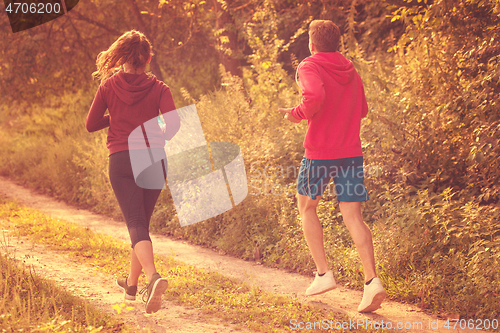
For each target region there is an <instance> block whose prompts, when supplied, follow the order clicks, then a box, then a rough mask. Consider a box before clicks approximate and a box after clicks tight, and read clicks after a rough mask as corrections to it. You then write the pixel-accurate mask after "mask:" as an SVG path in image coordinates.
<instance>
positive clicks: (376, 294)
mask: <svg viewBox="0 0 500 333" xmlns="http://www.w3.org/2000/svg"><path fill="white" fill-rule="evenodd" d="M386 296H387V293H386V291H385V289H384V287H383V286H382V281H380V279H379V278H377V277H376V278H373V280H372V282H370V284H369V285H366V284H365V291H364V293H363V299H362V300H361V304H360V305H359V306H358V312H372V311H375V310H377V309H379V308H380V304H382V301H383V300H384V298H385V297H386Z"/></svg>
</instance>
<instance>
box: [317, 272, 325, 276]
mask: <svg viewBox="0 0 500 333" xmlns="http://www.w3.org/2000/svg"><path fill="white" fill-rule="evenodd" d="M325 274H326V272H324V273H323V274H318V276H323V275H325Z"/></svg>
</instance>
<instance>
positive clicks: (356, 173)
mask: <svg viewBox="0 0 500 333" xmlns="http://www.w3.org/2000/svg"><path fill="white" fill-rule="evenodd" d="M332 178H333V182H334V184H335V192H336V193H337V200H338V201H346V202H357V201H366V200H368V192H367V191H366V187H365V184H364V179H365V176H364V170H363V156H357V157H348V158H339V159H333V160H312V159H309V158H305V157H304V158H303V159H302V162H301V163H300V170H299V177H298V179H297V192H298V193H299V194H302V195H306V196H308V197H309V198H311V199H313V200H316V197H317V196H318V195H323V193H324V192H325V189H326V187H327V186H328V184H329V183H330V179H332Z"/></svg>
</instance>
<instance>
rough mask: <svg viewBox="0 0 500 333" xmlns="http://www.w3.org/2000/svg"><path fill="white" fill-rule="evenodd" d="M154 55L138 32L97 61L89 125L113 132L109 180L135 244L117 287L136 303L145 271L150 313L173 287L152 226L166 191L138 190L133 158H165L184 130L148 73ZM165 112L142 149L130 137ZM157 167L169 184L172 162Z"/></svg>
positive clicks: (165, 91) (168, 98) (169, 97)
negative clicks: (160, 267)
mask: <svg viewBox="0 0 500 333" xmlns="http://www.w3.org/2000/svg"><path fill="white" fill-rule="evenodd" d="M152 55H153V53H152V46H151V43H150V42H149V41H148V39H147V38H146V36H145V35H144V34H142V33H140V32H138V31H135V30H132V31H129V32H126V33H125V34H123V35H122V36H121V37H120V38H118V39H117V40H116V41H115V42H114V43H113V44H112V45H111V46H110V47H109V49H108V50H106V51H104V52H101V53H100V54H99V55H98V57H97V62H96V64H97V71H96V72H94V73H93V74H92V75H93V77H94V78H97V79H99V80H100V81H101V84H100V86H99V88H98V90H97V93H96V96H95V98H94V102H93V103H92V106H91V108H90V111H89V114H88V116H87V119H86V127H87V130H88V131H89V132H94V131H98V130H101V129H104V128H107V127H109V129H108V138H107V147H108V150H109V179H110V182H111V186H112V187H113V191H114V193H115V196H116V198H117V200H118V204H119V205H120V208H121V211H122V213H123V216H124V218H125V220H126V223H127V228H128V232H129V235H130V240H131V243H132V250H131V255H130V261H131V263H130V273H129V275H128V276H127V277H126V278H122V279H118V280H117V284H118V286H120V287H121V288H122V289H123V290H124V293H125V298H126V299H128V300H135V297H136V293H137V284H138V280H139V276H140V275H141V273H142V270H144V272H145V273H146V276H147V279H148V285H147V287H146V288H144V289H143V290H142V291H141V293H143V292H144V293H145V294H144V295H143V300H144V301H145V302H146V312H147V313H153V312H156V311H158V310H159V309H160V308H161V296H162V294H163V293H164V291H165V290H166V289H167V287H168V282H167V280H166V279H163V278H161V276H160V275H159V274H158V273H157V272H156V268H155V264H154V257H153V245H152V242H151V238H150V237H149V221H150V219H151V215H152V214H153V210H154V207H155V205H156V201H157V200H158V197H159V195H160V192H161V188H162V186H160V187H149V188H144V187H145V186H138V185H137V184H139V185H141V183H140V182H139V179H138V177H137V175H134V172H133V171H134V170H133V165H132V162H131V158H130V154H131V153H130V152H134V153H136V152H137V151H138V150H140V149H142V150H144V151H145V152H147V153H149V154H153V155H155V156H164V154H165V152H164V145H165V140H170V139H171V138H172V137H173V136H174V135H175V133H176V132H177V131H178V129H179V126H180V120H179V116H178V114H177V111H175V105H174V101H173V98H172V94H171V92H170V89H169V88H168V86H167V85H166V84H165V83H163V82H161V81H159V80H158V79H156V77H155V76H154V75H152V74H147V73H145V68H146V65H147V64H149V62H150V61H151V56H152ZM106 110H108V114H105V112H106ZM159 111H160V112H161V113H162V115H163V116H164V119H165V123H166V124H165V125H164V126H162V127H161V128H160V126H159V125H158V126H157V128H153V130H151V126H150V125H148V132H147V138H145V140H143V142H142V143H143V144H142V145H141V144H140V142H134V141H133V140H130V138H129V137H130V134H131V133H132V132H133V131H134V130H135V129H136V128H138V127H139V128H141V127H142V129H143V130H144V124H145V123H146V122H148V121H150V120H152V119H155V118H156V117H158V115H159ZM149 124H151V122H149ZM144 133H145V134H146V132H144ZM144 143H145V144H144ZM162 154H163V155H162ZM156 161H158V159H156ZM156 164H157V165H159V166H160V168H161V169H162V170H163V173H162V175H163V183H164V180H165V179H166V167H167V166H166V158H161V161H160V162H158V163H156ZM152 167H155V166H154V165H153V166H152ZM145 172H147V170H146V171H145ZM140 177H143V174H141V176H140ZM158 188H159V189H158Z"/></svg>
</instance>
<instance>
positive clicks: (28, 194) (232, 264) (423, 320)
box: [0, 177, 484, 332]
mask: <svg viewBox="0 0 500 333" xmlns="http://www.w3.org/2000/svg"><path fill="white" fill-rule="evenodd" d="M0 195H2V196H6V197H9V198H12V199H16V200H17V201H18V202H19V203H21V204H23V205H26V206H28V207H33V208H36V209H38V210H40V211H42V212H44V213H46V214H49V215H51V216H53V217H57V218H60V219H64V220H66V221H70V222H74V223H77V224H79V225H82V226H86V227H89V228H91V229H92V230H94V231H96V232H99V233H102V234H107V235H110V236H113V237H115V238H118V239H122V240H124V241H126V242H128V241H129V237H128V233H127V229H126V228H125V225H124V223H122V222H116V221H113V220H111V219H109V218H107V217H103V216H101V215H96V214H93V213H91V212H89V211H86V210H81V209H78V208H74V207H71V206H68V205H67V204H65V203H64V202H60V201H57V200H55V199H53V198H50V197H46V196H42V195H39V194H36V193H34V192H33V191H31V190H28V189H26V188H24V187H21V186H18V185H16V184H15V183H13V182H11V181H9V180H7V179H5V178H1V177H0ZM152 239H153V243H154V246H155V252H156V253H158V254H163V255H169V254H171V253H172V252H173V253H175V258H176V259H177V260H179V261H181V262H184V263H186V264H189V265H194V266H197V267H200V268H205V269H208V270H213V271H217V272H219V273H221V274H223V275H225V276H228V277H232V278H236V279H238V280H240V281H244V282H247V283H248V284H251V285H255V286H258V287H261V288H263V289H265V290H267V291H270V292H273V293H277V294H282V295H287V296H290V297H294V298H298V299H299V300H300V301H303V302H309V303H311V304H313V305H316V306H320V307H323V308H327V309H330V310H333V311H337V312H340V313H345V314H347V315H348V316H349V317H351V318H352V321H353V322H355V321H357V320H360V321H361V320H363V321H364V322H365V323H368V324H369V325H377V324H380V323H382V321H383V323H384V324H385V325H387V323H388V322H390V323H391V324H392V327H393V328H396V327H398V325H399V327H401V328H402V329H398V331H399V332H476V331H477V332H484V330H467V329H466V330H461V329H448V328H445V327H444V326H443V325H444V324H445V323H446V319H443V318H437V317H435V316H430V315H427V314H425V313H424V312H422V311H421V310H420V309H419V308H417V307H415V306H412V305H407V304H401V303H396V302H392V301H385V302H384V303H383V306H382V308H381V309H379V310H377V312H376V313H372V314H360V313H358V312H356V309H357V306H358V304H359V302H360V300H361V297H362V293H361V292H359V291H354V290H350V289H347V288H343V287H342V286H340V288H338V289H336V290H334V291H332V292H329V293H326V294H323V295H319V296H314V297H311V298H306V297H304V296H303V293H304V291H305V289H306V288H307V287H308V286H309V284H310V283H311V282H312V277H305V276H302V275H299V274H294V273H287V272H285V271H283V270H278V269H273V268H268V267H264V266H261V265H257V264H255V263H253V262H248V261H244V260H241V259H237V258H233V257H230V256H225V255H220V254H218V253H215V252H213V251H211V250H209V249H205V248H201V247H197V246H193V245H190V244H187V243H186V242H182V241H177V240H172V239H170V238H168V237H164V236H152ZM23 244H24V243H17V244H16V245H12V246H14V247H15V248H16V251H19V252H20V253H24V252H22V251H23V250H22V249H23ZM24 246H25V245H24ZM34 249H36V250H37V252H31V253H32V254H29V255H30V256H32V257H33V258H32V259H31V258H30V261H28V263H29V264H32V263H33V262H34V263H37V262H38V264H39V266H40V267H41V268H42V267H44V269H45V270H46V273H44V274H47V276H49V277H50V276H54V277H56V278H57V279H60V281H61V284H62V285H63V286H65V287H66V288H69V286H70V285H73V284H74V282H75V281H80V277H83V276H85V277H88V278H89V280H88V281H84V282H83V283H81V285H80V286H79V287H75V288H76V289H77V293H79V294H80V295H82V296H84V297H86V298H88V299H91V300H93V299H99V298H101V300H100V301H102V302H103V306H102V309H103V310H105V311H107V312H110V311H111V312H114V311H115V310H112V309H111V306H110V305H112V304H116V303H118V302H119V301H117V300H120V299H121V298H120V297H121V294H120V293H118V292H116V293H114V290H116V288H115V287H114V285H113V283H114V281H110V280H109V278H106V277H104V276H99V274H96V273H94V274H88V272H82V268H81V266H78V267H76V265H75V264H73V266H75V267H73V266H71V265H70V264H69V263H68V265H66V266H62V265H61V261H60V260H66V259H64V258H57V259H55V258H54V256H53V255H52V254H50V253H48V251H47V250H44V249H43V248H40V249H39V248H37V247H35V248H34ZM25 250H29V251H34V250H30V249H25ZM61 267H64V270H63V269H61ZM94 279H95V280H94ZM65 280H68V281H69V283H68V284H65ZM82 281H83V280H82ZM89 286H90V287H89ZM97 289H99V290H102V292H100V293H96V292H95V290H97ZM111 290H113V292H111ZM108 291H109V294H108ZM103 293H104V296H103V297H99V296H97V294H100V295H103ZM138 308H140V309H141V310H139V309H138ZM166 308H168V309H166ZM131 312H133V315H132V316H131V318H128V317H127V320H126V322H129V323H136V325H139V326H140V327H150V328H151V329H153V330H155V331H157V332H165V331H168V332H234V329H235V328H233V327H226V326H222V325H221V323H207V320H208V319H207V318H201V317H199V316H198V315H197V313H196V311H195V310H192V309H186V308H183V307H177V306H175V305H173V304H167V305H166V306H164V307H163V308H162V310H160V311H159V312H158V313H157V314H155V315H151V316H146V315H145V314H144V313H143V312H142V307H140V306H138V307H137V308H136V309H135V310H133V311H131ZM127 316H128V314H127ZM292 319H293V318H290V320H292ZM325 319H328V318H325ZM291 323H292V322H291ZM436 323H438V324H439V328H437V327H436V326H435V325H436ZM342 324H344V325H347V324H349V323H338V325H342ZM202 325H206V326H203V328H202ZM290 327H292V328H294V327H296V326H293V325H291V326H290ZM351 327H352V326H351ZM386 327H387V326H386ZM196 329H198V330H196Z"/></svg>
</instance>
